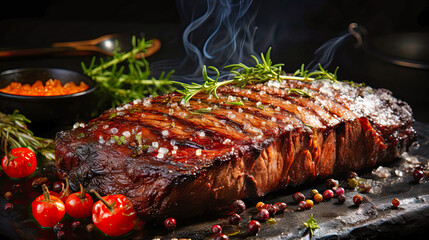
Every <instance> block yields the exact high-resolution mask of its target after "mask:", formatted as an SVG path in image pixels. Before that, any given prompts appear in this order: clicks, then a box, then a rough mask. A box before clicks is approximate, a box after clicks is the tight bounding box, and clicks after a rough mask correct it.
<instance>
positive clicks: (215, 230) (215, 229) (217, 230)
mask: <svg viewBox="0 0 429 240" xmlns="http://www.w3.org/2000/svg"><path fill="white" fill-rule="evenodd" d="M210 230H211V232H212V233H213V234H218V233H221V232H222V227H221V226H220V225H218V224H216V225H213V226H212V228H211V229H210Z"/></svg>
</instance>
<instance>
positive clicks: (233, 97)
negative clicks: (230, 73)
mask: <svg viewBox="0 0 429 240" xmlns="http://www.w3.org/2000/svg"><path fill="white" fill-rule="evenodd" d="M227 100H228V101H230V102H234V101H236V100H237V98H236V97H235V96H231V95H229V96H228V98H227Z"/></svg>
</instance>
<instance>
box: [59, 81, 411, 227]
mask: <svg viewBox="0 0 429 240" xmlns="http://www.w3.org/2000/svg"><path fill="white" fill-rule="evenodd" d="M291 88H299V89H303V90H304V91H308V92H309V94H310V95H311V96H312V98H306V97H302V96H299V95H296V94H293V93H291V92H290V89H291ZM218 94H219V95H220V96H221V98H220V99H216V98H214V97H207V96H206V95H205V94H202V93H201V94H197V95H196V96H194V98H193V99H191V101H190V103H189V105H183V104H179V102H180V98H181V96H180V95H177V94H169V95H165V96H160V97H156V98H146V99H143V100H136V101H134V102H133V103H129V104H125V105H122V106H121V107H118V108H116V109H111V110H108V111H106V112H104V113H103V114H102V115H101V116H100V117H99V118H97V119H94V120H93V121H91V122H90V123H88V124H87V125H86V126H85V127H83V128H77V129H74V130H73V131H65V132H61V133H59V134H58V136H57V140H56V156H57V158H56V159H57V164H58V168H59V169H60V170H61V171H64V172H67V173H68V175H69V180H70V183H71V186H72V188H74V189H77V186H78V185H79V183H82V184H83V185H84V186H85V187H88V188H94V189H96V190H97V191H99V192H100V193H101V194H113V193H122V194H124V195H126V196H127V197H129V198H130V199H131V200H132V201H133V203H134V206H135V208H136V210H137V211H138V212H139V213H140V214H141V215H142V216H143V217H144V218H146V219H148V220H162V219H163V218H165V217H167V216H173V217H191V216H192V215H199V214H202V213H203V212H206V211H210V210H214V209H215V208H218V207H222V206H225V205H226V203H228V202H230V201H232V200H235V199H238V198H244V197H248V196H262V195H264V194H266V193H268V192H270V191H275V190H278V189H282V188H284V187H286V186H287V185H288V184H291V183H293V184H299V183H303V182H304V181H306V180H308V179H314V178H316V177H326V176H329V175H331V174H333V173H334V172H340V171H345V170H352V169H353V170H356V169H360V168H363V167H366V166H371V165H374V164H375V163H376V162H378V161H389V160H392V159H393V158H395V157H397V156H398V155H399V154H400V153H401V152H403V151H404V150H405V149H406V148H407V147H408V146H409V145H410V144H411V142H412V141H413V139H414V136H415V133H414V130H413V129H412V122H413V119H412V116H411V110H410V108H409V107H408V105H406V104H405V103H403V102H401V101H399V100H397V99H395V98H393V97H392V96H391V95H390V93H389V92H386V91H384V90H374V89H371V88H369V87H364V88H355V87H351V86H350V85H348V84H346V83H335V84H333V83H331V82H327V81H317V82H299V81H283V82H282V83H279V82H274V81H272V82H268V83H265V84H257V85H249V86H246V87H244V88H237V87H233V86H227V87H223V88H219V89H218ZM236 101H241V102H242V103H243V106H237V105H231V104H230V102H236ZM114 136H116V137H114ZM195 203H204V204H197V205H196V204H195Z"/></svg>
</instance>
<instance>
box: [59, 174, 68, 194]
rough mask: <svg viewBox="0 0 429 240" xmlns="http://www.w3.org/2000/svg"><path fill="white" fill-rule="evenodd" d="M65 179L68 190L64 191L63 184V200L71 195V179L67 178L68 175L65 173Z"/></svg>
mask: <svg viewBox="0 0 429 240" xmlns="http://www.w3.org/2000/svg"><path fill="white" fill-rule="evenodd" d="M63 177H64V179H65V180H66V188H65V189H64V184H63V189H62V190H61V197H60V198H63V197H66V196H68V195H70V185H69V178H68V177H67V175H66V174H65V173H64V175H63Z"/></svg>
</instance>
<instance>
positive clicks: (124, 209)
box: [91, 189, 137, 237]
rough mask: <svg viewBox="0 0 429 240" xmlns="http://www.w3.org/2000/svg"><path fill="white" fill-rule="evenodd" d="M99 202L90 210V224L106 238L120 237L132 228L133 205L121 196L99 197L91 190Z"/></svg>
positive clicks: (134, 216)
mask: <svg viewBox="0 0 429 240" xmlns="http://www.w3.org/2000/svg"><path fill="white" fill-rule="evenodd" d="M91 192H92V193H94V194H95V195H96V196H97V198H98V199H100V201H97V202H96V203H95V204H94V206H93V208H92V222H93V223H94V224H95V226H96V227H97V228H98V229H100V230H101V231H102V232H103V233H105V234H106V235H108V236H115V237H116V236H121V235H123V234H125V233H128V232H129V231H131V230H132V229H133V228H134V224H135V220H136V216H137V212H136V210H134V208H133V203H132V202H131V201H130V200H129V199H128V198H126V197H125V196H124V195H122V194H115V195H109V196H105V197H101V196H100V195H99V194H98V193H97V192H96V191H95V190H93V189H91Z"/></svg>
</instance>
